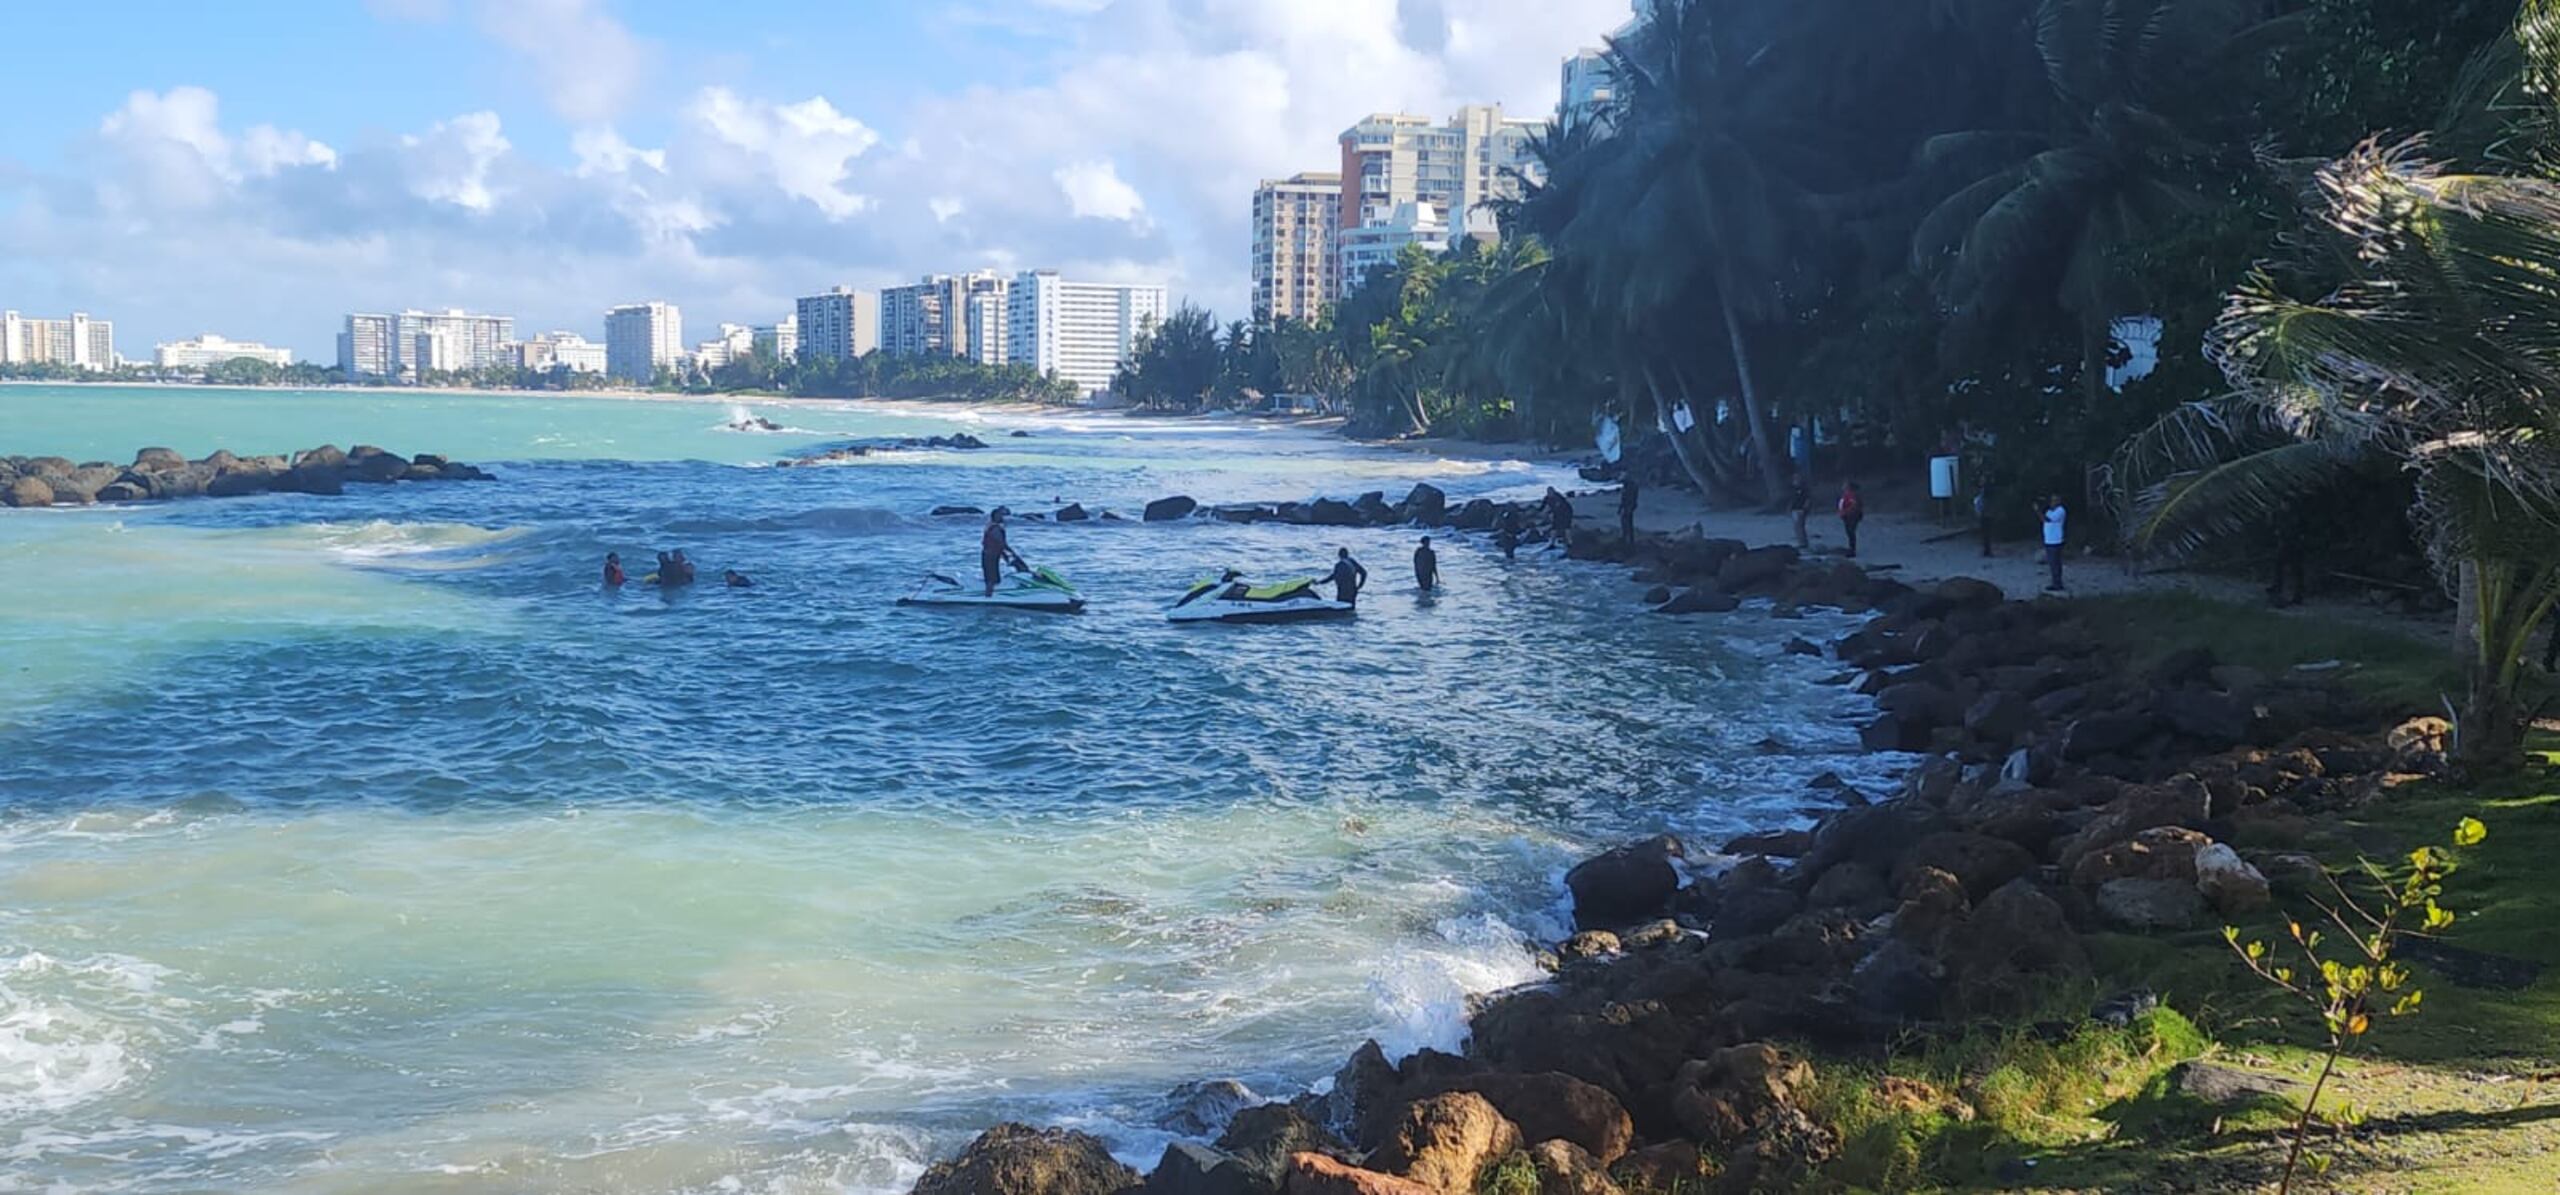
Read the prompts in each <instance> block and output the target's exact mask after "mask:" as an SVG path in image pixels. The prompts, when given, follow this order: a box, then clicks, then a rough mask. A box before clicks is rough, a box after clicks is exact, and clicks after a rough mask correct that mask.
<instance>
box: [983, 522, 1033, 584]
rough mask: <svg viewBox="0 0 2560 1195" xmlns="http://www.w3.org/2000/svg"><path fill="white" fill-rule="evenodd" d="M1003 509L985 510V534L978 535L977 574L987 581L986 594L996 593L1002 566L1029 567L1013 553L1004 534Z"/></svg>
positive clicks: (1001, 578) (1011, 546)
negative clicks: (1008, 564)
mask: <svg viewBox="0 0 2560 1195" xmlns="http://www.w3.org/2000/svg"><path fill="white" fill-rule="evenodd" d="M1004 515H1005V509H1004V508H1003V507H1001V506H999V507H997V508H995V509H994V510H991V511H988V512H987V531H986V534H984V535H981V536H979V537H978V574H979V576H980V577H982V578H984V579H985V580H986V583H987V596H988V597H994V596H995V595H996V582H998V581H1001V580H1003V579H1004V566H1005V565H1006V564H1007V563H1010V564H1012V565H1013V567H1015V568H1018V569H1020V568H1029V567H1030V566H1029V565H1026V564H1024V563H1022V557H1020V556H1017V555H1015V554H1014V551H1013V545H1012V544H1011V543H1009V542H1007V541H1006V539H1005V535H1004Z"/></svg>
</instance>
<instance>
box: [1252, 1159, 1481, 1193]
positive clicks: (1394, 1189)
mask: <svg viewBox="0 0 2560 1195" xmlns="http://www.w3.org/2000/svg"><path fill="white" fill-rule="evenodd" d="M1281 1190H1282V1191H1284V1192H1286V1195H1444V1193H1443V1192H1440V1191H1435V1190H1433V1189H1432V1188H1430V1187H1427V1186H1424V1185H1423V1184H1421V1183H1418V1182H1415V1181H1413V1180H1412V1179H1409V1178H1398V1177H1396V1176H1395V1175H1392V1174H1380V1173H1378V1172H1377V1171H1374V1170H1362V1169H1360V1168H1359V1167H1357V1166H1354V1165H1352V1164H1350V1163H1348V1162H1337V1161H1335V1160H1333V1159H1332V1158H1328V1157H1326V1156H1324V1155H1323V1154H1292V1155H1290V1157H1289V1179H1288V1182H1287V1183H1286V1184H1284V1185H1283V1186H1282V1187H1281Z"/></svg>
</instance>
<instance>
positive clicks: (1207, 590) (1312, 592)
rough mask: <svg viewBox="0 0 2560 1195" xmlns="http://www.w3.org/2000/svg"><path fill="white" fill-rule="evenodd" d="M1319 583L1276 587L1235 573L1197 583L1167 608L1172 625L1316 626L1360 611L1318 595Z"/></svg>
mask: <svg viewBox="0 0 2560 1195" xmlns="http://www.w3.org/2000/svg"><path fill="white" fill-rule="evenodd" d="M1317 581H1318V579H1317V578H1315V577H1301V578H1298V579H1297V580H1294V581H1282V582H1280V583H1278V584H1275V585H1256V584H1254V583H1252V582H1250V581H1247V580H1245V579H1243V578H1242V577H1239V576H1237V575H1236V574H1235V573H1233V572H1229V573H1227V574H1226V575H1225V576H1222V577H1212V578H1208V579H1204V580H1201V581H1199V582H1196V583H1194V584H1193V585H1192V586H1191V588H1189V589H1187V590H1184V591H1183V594H1182V596H1181V597H1180V598H1177V599H1175V601H1174V603H1173V604H1172V605H1171V606H1167V607H1165V612H1164V616H1165V619H1166V620H1167V621H1169V622H1244V623H1272V622H1314V621H1317V620H1321V619H1332V618H1350V617H1352V616H1353V615H1354V614H1357V613H1358V612H1359V609H1358V607H1355V606H1352V605H1349V604H1347V603H1344V602H1337V601H1334V600H1332V599H1330V598H1326V597H1324V596H1322V595H1320V594H1318V593H1317V592H1316V585H1317Z"/></svg>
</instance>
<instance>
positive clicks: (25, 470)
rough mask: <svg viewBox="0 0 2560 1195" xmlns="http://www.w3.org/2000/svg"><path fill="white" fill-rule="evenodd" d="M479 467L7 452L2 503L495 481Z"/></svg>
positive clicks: (360, 456)
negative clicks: (76, 458)
mask: <svg viewBox="0 0 2560 1195" xmlns="http://www.w3.org/2000/svg"><path fill="white" fill-rule="evenodd" d="M494 480H496V479H495V478H494V477H492V476H490V474H489V473H488V472H487V471H485V470H482V469H480V468H478V467H476V466H472V465H466V464H463V463H461V462H460V461H454V460H448V459H446V458H444V457H441V456H437V455H435V454H433V453H423V452H422V453H419V454H418V455H416V456H411V457H403V456H401V455H399V454H397V453H393V452H385V451H383V450H382V449H380V448H376V447H374V446H372V445H370V444H359V445H357V446H355V447H354V448H353V449H350V450H346V451H340V450H339V449H338V447H337V446H336V445H334V444H323V445H321V446H320V447H318V448H313V449H308V450H305V451H302V452H297V453H294V454H293V455H291V456H237V455H234V454H233V453H231V452H230V451H228V450H217V451H215V452H212V453H210V454H208V455H206V456H205V457H204V458H203V459H201V460H192V461H191V460H188V459H187V458H186V457H185V456H184V455H182V454H180V453H178V452H176V451H175V450H172V449H167V448H145V449H143V450H142V451H140V452H137V453H135V454H134V456H133V463H132V464H130V465H115V464H109V463H107V462H105V461H88V462H85V463H74V462H73V461H71V460H70V459H69V458H67V457H59V456H36V457H27V456H11V457H0V505H5V506H21V507H24V506H88V505H90V504H92V503H101V502H103V503H128V502H159V501H167V500H169V499H175V498H237V497H243V496H246V495H250V494H340V493H344V492H346V487H348V486H350V485H388V484H390V483H392V482H395V481H494Z"/></svg>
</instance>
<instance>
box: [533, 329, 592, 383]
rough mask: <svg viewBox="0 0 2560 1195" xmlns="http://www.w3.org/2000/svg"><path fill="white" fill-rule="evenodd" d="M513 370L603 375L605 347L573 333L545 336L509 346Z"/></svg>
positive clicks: (556, 333) (552, 333) (549, 333)
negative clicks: (511, 352)
mask: <svg viewBox="0 0 2560 1195" xmlns="http://www.w3.org/2000/svg"><path fill="white" fill-rule="evenodd" d="M512 347H513V349H514V352H515V362H514V364H515V366H516V368H518V369H529V370H533V371H534V372H536V373H541V372H545V371H548V370H553V369H566V370H568V371H569V372H571V373H603V372H604V346H603V345H600V344H597V343H596V342H594V341H592V340H589V339H587V338H586V337H584V336H580V335H578V334H577V333H575V332H545V333H543V334H542V335H540V336H536V337H534V338H533V339H531V340H526V341H521V342H519V343H517V344H515V345H514V346H512Z"/></svg>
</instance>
